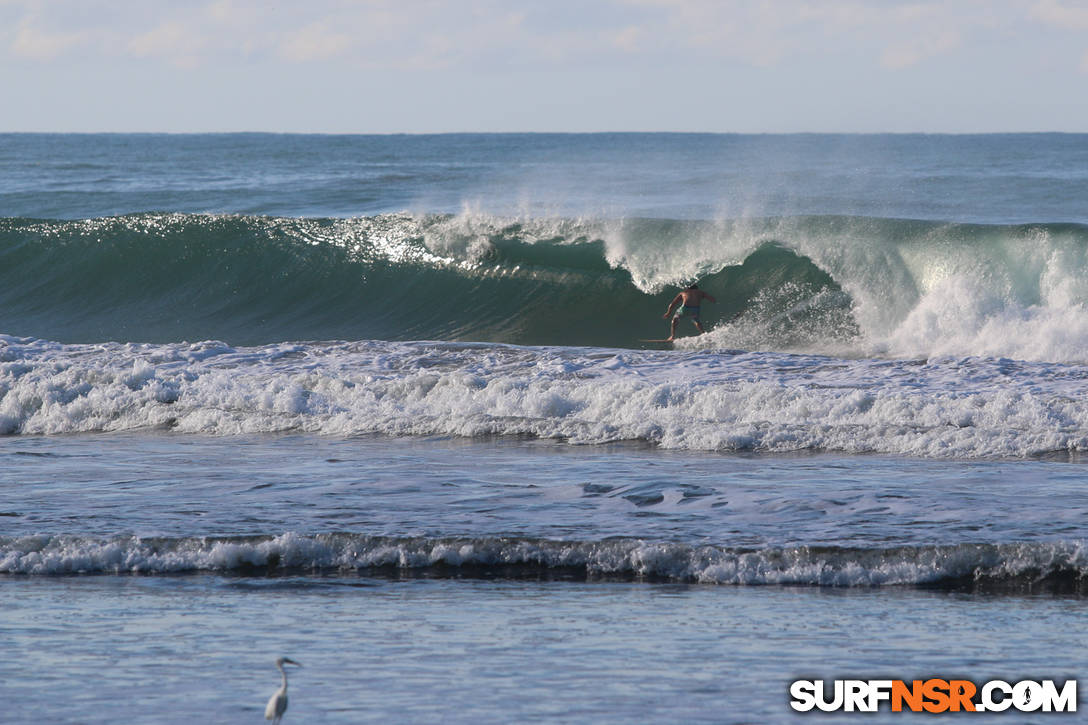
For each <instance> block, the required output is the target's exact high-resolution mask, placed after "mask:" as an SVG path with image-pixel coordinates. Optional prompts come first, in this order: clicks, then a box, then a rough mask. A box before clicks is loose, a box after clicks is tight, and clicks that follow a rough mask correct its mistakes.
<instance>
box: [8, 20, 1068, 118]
mask: <svg viewBox="0 0 1088 725" xmlns="http://www.w3.org/2000/svg"><path fill="white" fill-rule="evenodd" d="M0 131H60V132H67V131H117V132H129V131H151V132H209V131H270V132H314V133H431V132H502V131H571V132H582V131H702V132H737V133H788V132H850V133H854V132H862V133H871V132H931V133H936V132H948V133H970V132H1005V131H1070V132H1088V0H988V1H984V0H938V1H935V2H929V1H927V0H916V1H905V2H901V1H897V0H882V1H878V0H447V1H445V2H440V1H438V0H354V1H349V0H299V1H295V2H283V1H280V2H277V1H276V0H261V1H258V0H214V1H208V0H187V1H186V2H178V1H176V0H0Z"/></svg>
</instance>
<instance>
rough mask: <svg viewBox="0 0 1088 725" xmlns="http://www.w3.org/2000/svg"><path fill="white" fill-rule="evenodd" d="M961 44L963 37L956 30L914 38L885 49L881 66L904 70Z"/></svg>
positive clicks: (881, 58)
mask: <svg viewBox="0 0 1088 725" xmlns="http://www.w3.org/2000/svg"><path fill="white" fill-rule="evenodd" d="M961 44H962V37H961V36H960V34H959V32H958V31H956V30H954V29H951V30H946V31H943V32H939V33H937V34H936V35H926V36H920V37H913V38H909V39H908V40H907V41H906V42H902V43H896V44H894V45H892V46H889V47H888V48H885V50H884V52H883V53H882V54H881V56H880V64H881V65H882V66H884V67H885V68H890V69H892V70H902V69H903V68H909V67H911V66H914V65H917V64H918V63H921V62H923V61H925V60H929V59H930V58H934V57H936V56H939V55H943V54H944V53H947V52H949V51H951V50H954V49H955V48H958V47H959V46H960V45H961Z"/></svg>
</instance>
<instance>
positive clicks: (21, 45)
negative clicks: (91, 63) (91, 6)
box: [10, 19, 87, 60]
mask: <svg viewBox="0 0 1088 725" xmlns="http://www.w3.org/2000/svg"><path fill="white" fill-rule="evenodd" d="M86 41H87V34H86V33H83V32H58V31H49V30H41V29H39V28H37V27H35V26H34V23H33V21H31V20H28V19H24V20H23V21H22V22H20V23H19V25H18V28H17V30H16V31H15V37H14V39H13V40H12V42H11V46H10V47H11V53H12V54H13V55H15V56H17V57H20V58H27V59H31V60H53V59H54V58H58V57H60V56H62V55H64V54H65V53H67V52H68V51H70V50H72V49H74V48H77V47H79V46H80V45H82V44H84V43H85V42H86Z"/></svg>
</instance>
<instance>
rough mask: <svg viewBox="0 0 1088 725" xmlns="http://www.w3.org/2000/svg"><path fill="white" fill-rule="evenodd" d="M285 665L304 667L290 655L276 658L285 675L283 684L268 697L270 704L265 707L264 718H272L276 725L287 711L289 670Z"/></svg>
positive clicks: (281, 672) (278, 666) (281, 671)
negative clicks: (287, 670)
mask: <svg viewBox="0 0 1088 725" xmlns="http://www.w3.org/2000/svg"><path fill="white" fill-rule="evenodd" d="M284 665H294V666H295V667H302V665H301V664H300V663H298V662H295V661H294V660H293V659H291V658H289V657H280V658H279V659H277V660H276V667H277V668H278V669H279V671H280V675H282V676H283V684H282V685H280V689H278V690H276V693H275V694H274V695H272V697H270V698H268V704H267V705H265V707H264V719H265V720H271V721H272V722H273V723H274V724H275V725H278V723H279V721H280V719H281V718H282V717H283V713H285V712H287V672H286V671H285V670H284V669H283V666H284Z"/></svg>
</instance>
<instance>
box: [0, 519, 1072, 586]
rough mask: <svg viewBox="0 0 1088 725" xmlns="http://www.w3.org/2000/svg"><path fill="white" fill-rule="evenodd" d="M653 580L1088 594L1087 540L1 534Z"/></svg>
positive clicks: (248, 567) (43, 544)
mask: <svg viewBox="0 0 1088 725" xmlns="http://www.w3.org/2000/svg"><path fill="white" fill-rule="evenodd" d="M186 572H218V573H224V574H235V575H254V574H261V575H268V574H276V573H284V574H291V573H295V572H305V573H313V572H330V573H335V572H340V573H343V572H360V573H379V574H382V573H384V574H407V575H427V576H442V575H447V576H473V575H477V576H509V577H562V578H575V579H600V578H628V579H631V578H636V579H637V578H646V579H656V580H671V581H679V582H698V583H707V584H734V585H809V586H825V587H874V586H904V585H905V586H928V587H939V588H951V589H968V590H973V591H1003V592H1040V591H1046V592H1063V593H1079V594H1088V549H1086V547H1085V545H1084V542H1082V541H1058V542H1045V543H1004V544H955V545H932V546H911V547H893V548H885V549H881V548H872V549H863V548H848V547H836V546H800V547H790V548H768V549H736V548H724V547H716V546H691V545H686V544H673V543H662V542H648V541H643V540H639V539H607V540H603V541H555V540H546V539H526V538H467V537H465V538H458V537H444V538H426V537H414V538H413V537H405V538H396V537H380V536H367V535H362V534H347V533H332V534H315V535H302V534H295V533H286V534H281V535H276V536H271V535H269V536H233V537H190V538H141V537H135V536H133V537H115V538H90V537H79V536H69V535H54V536H44V535H43V536H27V537H21V538H0V573H4V574H30V575H50V576H65V575H75V574H106V573H109V574H176V573H186Z"/></svg>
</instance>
